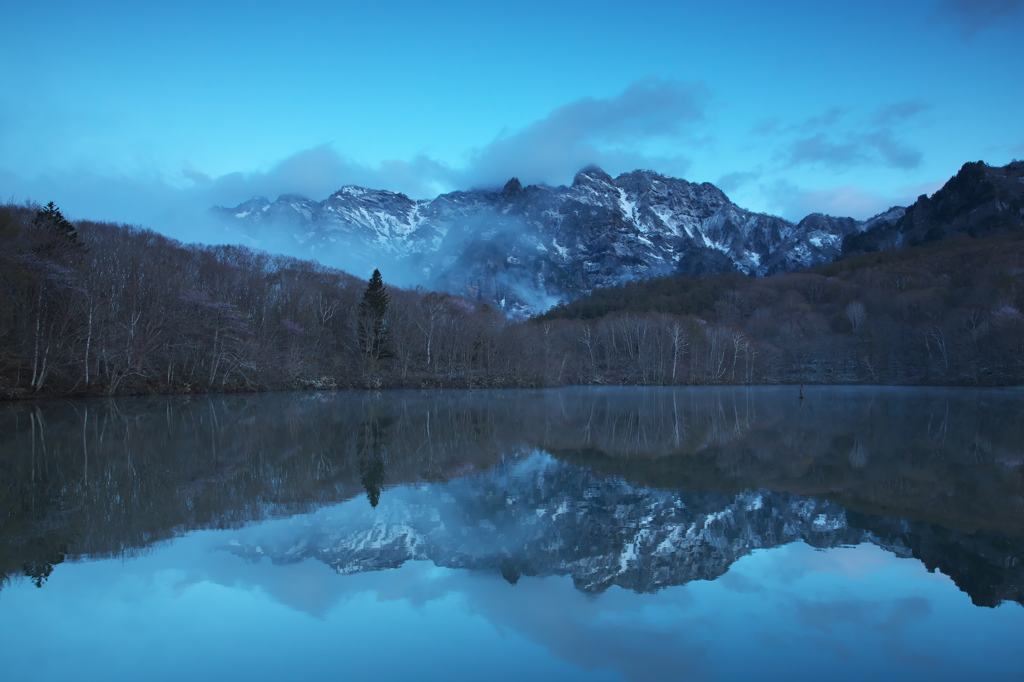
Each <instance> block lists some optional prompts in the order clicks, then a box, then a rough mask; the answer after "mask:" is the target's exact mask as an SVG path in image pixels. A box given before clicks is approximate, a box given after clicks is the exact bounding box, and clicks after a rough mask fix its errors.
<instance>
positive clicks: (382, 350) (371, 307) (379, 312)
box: [359, 270, 393, 372]
mask: <svg viewBox="0 0 1024 682" xmlns="http://www.w3.org/2000/svg"><path fill="white" fill-rule="evenodd" d="M390 301H391V297H390V296H389V295H388V292H387V289H386V288H385V286H384V279H383V278H382V277H381V275H380V270H374V271H373V276H372V277H370V282H369V284H368V285H367V287H366V291H364V292H363V300H362V301H361V302H360V303H359V341H360V345H361V350H362V351H363V354H364V355H365V356H366V360H367V364H368V365H369V369H370V371H371V372H372V371H376V370H377V368H378V366H379V365H380V361H381V360H386V359H388V358H391V357H393V354H392V353H391V349H390V345H389V343H388V325H387V314H388V304H389V303H390Z"/></svg>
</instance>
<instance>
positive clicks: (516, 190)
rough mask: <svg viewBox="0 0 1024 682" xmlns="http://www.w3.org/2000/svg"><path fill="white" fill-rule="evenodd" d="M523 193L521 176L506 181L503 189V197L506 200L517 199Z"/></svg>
mask: <svg viewBox="0 0 1024 682" xmlns="http://www.w3.org/2000/svg"><path fill="white" fill-rule="evenodd" d="M522 195H523V184H522V183H521V182H519V178H512V179H511V180H509V181H508V182H506V183H505V186H504V187H503V188H502V190H501V198H502V199H504V200H505V201H515V200H516V199H518V198H520V197H521V196H522Z"/></svg>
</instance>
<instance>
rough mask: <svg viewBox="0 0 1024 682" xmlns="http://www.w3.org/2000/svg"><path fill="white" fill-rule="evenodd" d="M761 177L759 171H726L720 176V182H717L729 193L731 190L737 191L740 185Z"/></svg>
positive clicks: (719, 186)
mask: <svg viewBox="0 0 1024 682" xmlns="http://www.w3.org/2000/svg"><path fill="white" fill-rule="evenodd" d="M759 177H761V176H760V174H759V173H755V172H752V171H751V172H743V171H738V172H735V173H726V174H725V175H723V176H722V177H720V178H718V182H716V183H715V184H716V185H717V186H718V188H719V189H721V190H722V191H723V192H725V193H726V194H728V193H729V192H734V191H736V190H737V189H739V188H740V187H743V186H745V185H749V184H750V183H751V182H753V181H755V180H757V179H758V178H759Z"/></svg>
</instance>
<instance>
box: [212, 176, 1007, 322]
mask: <svg viewBox="0 0 1024 682" xmlns="http://www.w3.org/2000/svg"><path fill="white" fill-rule="evenodd" d="M1022 177H1024V164H1022V163H1020V162H1015V163H1011V164H1009V165H1007V166H1005V167H1003V168H992V167H989V166H987V165H985V164H984V163H983V162H978V163H970V164H966V165H965V166H964V168H963V169H962V170H961V171H960V172H959V173H958V174H957V175H956V176H955V177H954V178H953V179H952V180H950V182H949V183H947V185H946V186H945V187H944V188H943V189H942V190H940V191H939V192H937V193H936V195H935V201H933V202H932V203H931V204H929V203H928V202H929V199H928V197H926V196H925V197H922V198H921V199H920V200H919V201H918V203H917V204H915V205H914V207H913V209H912V215H909V216H908V215H905V214H907V209H905V208H902V207H893V208H890V209H889V210H888V211H885V212H883V213H881V214H879V215H877V216H874V217H872V218H870V219H868V220H865V221H858V220H855V219H853V218H843V217H834V216H829V215H823V214H820V213H812V214H811V215H808V216H806V217H805V218H803V219H802V220H800V221H799V222H797V223H793V222H790V221H788V220H785V219H783V218H779V217H776V216H772V215H767V214H763V213H754V212H751V211H747V210H745V209H743V208H741V207H739V206H737V205H736V204H734V203H733V202H732V201H730V200H729V198H728V197H727V196H726V195H725V193H724V192H723V191H722V190H721V189H719V188H718V187H716V186H715V185H712V184H711V183H706V182H705V183H700V184H697V183H692V182H688V181H686V180H682V179H678V178H672V177H668V176H665V175H661V174H659V173H656V172H654V171H649V170H636V171H632V172H630V173H623V174H621V175H619V176H618V177H616V178H612V177H611V176H610V175H608V174H607V173H605V172H604V171H602V170H601V169H600V168H597V167H594V166H591V167H588V168H585V169H584V170H582V171H580V172H579V173H578V174H577V175H576V177H575V179H574V180H573V182H572V184H571V185H570V186H558V187H551V186H548V185H529V186H526V187H524V186H523V185H522V184H521V183H520V182H519V180H518V179H516V178H512V179H511V180H509V181H508V182H507V183H506V184H505V186H504V187H503V188H502V189H500V190H498V189H473V190H468V191H458V192H451V193H448V194H442V195H440V196H438V197H436V198H434V199H430V200H420V201H416V200H413V199H411V198H409V197H408V196H406V195H404V194H401V193H398V192H391V191H386V190H375V189H367V188H364V187H356V186H351V185H350V186H346V187H342V188H341V189H340V190H338V191H337V192H335V193H334V194H332V195H331V196H329V197H328V198H327V199H325V200H324V201H320V202H318V201H314V200H311V199H308V198H306V197H302V196H298V195H290V194H286V195H281V196H279V197H278V198H277V199H276V200H274V201H270V200H269V199H267V198H265V197H254V198H253V199H251V200H249V201H247V202H245V203H242V204H240V205H238V206H235V207H232V208H223V207H216V208H214V209H213V212H214V213H215V214H216V215H218V216H220V217H221V218H222V219H223V220H224V221H225V222H226V223H227V224H228V225H229V226H231V228H232V229H233V230H236V231H237V232H239V233H241V234H243V235H245V236H246V237H248V238H251V239H254V240H256V241H257V243H259V244H260V245H261V246H264V247H265V248H270V249H275V248H277V249H282V250H286V251H290V252H294V251H296V250H297V249H298V250H300V252H301V251H302V250H305V252H306V253H308V255H309V256H310V257H313V258H317V259H319V260H321V261H324V262H329V263H335V264H340V265H341V266H342V267H347V268H348V269H350V270H351V271H353V272H356V273H361V272H362V271H367V272H368V271H369V270H372V269H373V268H375V267H380V268H381V269H382V270H384V271H385V277H386V278H388V279H390V280H391V281H395V282H397V283H399V284H407V285H408V284H420V285H424V286H426V287H428V288H435V289H441V290H445V291H449V292H452V293H457V294H461V295H465V296H469V297H471V298H475V299H478V300H483V301H488V302H491V303H492V304H494V305H495V306H497V307H499V308H501V309H502V310H504V311H506V312H509V313H512V314H524V313H525V314H529V313H533V312H537V311H540V310H543V309H545V308H547V307H550V306H551V305H552V304H553V303H555V302H556V301H558V300H571V299H574V298H578V297H579V296H582V295H586V294H588V293H590V292H591V291H593V290H594V289H595V288H597V287H608V286H614V285H617V284H621V283H623V282H626V281H630V280H637V279H647V278H650V277H656V276H660V275H670V274H693V275H709V274H717V273H723V272H738V273H742V274H745V275H757V276H764V275H774V274H780V273H786V272H794V271H797V270H802V269H805V268H808V267H813V266H816V265H822V264H825V263H830V262H832V261H834V260H836V259H837V258H839V257H840V256H841V255H845V254H849V253H862V252H864V251H871V250H878V249H885V248H900V247H902V246H907V245H913V244H919V243H921V242H923V241H928V240H934V239H939V238H942V237H948V236H953V235H955V234H960V233H963V232H966V233H968V234H971V235H972V236H985V235H990V234H992V233H993V232H996V231H1000V230H1005V229H1016V227H1015V226H1019V224H1020V223H1021V220H1022V219H1024V212H1022V211H1021V205H1024V204H1022V202H1024V199H1022V197H1024V183H1022V182H1020V180H1021V178H1022ZM922 202H923V203H922Z"/></svg>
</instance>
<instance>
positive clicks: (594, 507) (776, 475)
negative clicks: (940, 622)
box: [0, 388, 1024, 606]
mask: <svg viewBox="0 0 1024 682" xmlns="http://www.w3.org/2000/svg"><path fill="white" fill-rule="evenodd" d="M1022 407H1024V394H1022V393H1021V392H1019V391H1013V390H1000V391H995V390H984V391H972V390H962V389H961V390H943V389H927V390H924V389H921V390H919V389H875V388H809V389H807V390H806V399H805V400H804V401H803V402H800V401H798V400H797V397H796V395H795V391H794V390H793V389H790V388H755V389H750V388H738V389H722V388H709V389H656V388H642V389H627V388H602V389H565V390H556V391H507V392H504V391H503V392H462V391H456V392H395V393H384V394H377V395H373V394H364V393H328V394H267V395H246V396H210V397H208V396H203V397H198V398H196V397H192V398H189V397H147V398H136V399H117V400H86V401H77V402H69V401H60V402H57V401H54V402H40V403H10V404H7V405H5V406H4V407H3V409H2V411H0V476H2V478H0V491H2V497H0V505H2V516H0V518H2V519H3V526H2V529H0V539H2V544H0V574H2V576H3V578H2V579H3V582H5V583H6V582H8V581H10V580H11V579H12V578H15V577H17V576H28V577H29V578H30V579H31V580H32V581H34V582H35V583H36V584H37V585H40V586H41V585H44V584H45V582H46V580H47V579H48V577H49V576H50V574H51V573H52V571H54V570H55V568H54V567H55V566H56V567H57V568H56V570H58V571H59V570H61V568H60V567H59V564H60V563H61V562H63V561H65V560H68V559H72V560H78V559H83V558H89V559H99V558H103V557H125V556H128V557H130V556H134V555H136V554H138V553H139V552H140V551H143V550H145V549H146V548H148V547H150V546H152V545H153V544H154V543H157V542H160V541H162V540H167V539H170V538H174V537H177V536H180V535H182V534H183V533H186V532H189V531H192V530H196V529H204V528H238V529H241V528H243V527H245V526H248V525H250V524H252V523H253V522H257V521H263V520H267V519H272V518H280V517H288V516H291V515H294V514H306V513H311V512H315V511H317V510H318V509H321V508H323V507H326V506H330V505H333V504H335V503H338V502H342V501H345V500H349V499H351V498H355V497H359V496H365V498H366V502H367V504H365V505H360V506H358V507H353V506H351V505H349V506H347V507H346V508H345V509H346V512H345V515H344V517H339V516H338V515H337V514H335V515H331V514H313V515H312V516H311V517H308V519H309V520H307V521H304V522H303V523H302V524H270V525H267V526H265V527H263V526H255V527H253V528H251V529H248V530H246V531H245V532H241V533H239V536H238V538H236V539H235V540H233V541H232V544H231V545H230V547H226V549H228V550H229V551H230V552H232V553H234V554H237V555H240V556H243V557H246V558H251V559H258V558H261V557H269V558H270V559H271V560H272V561H273V562H275V563H279V564H284V563H291V562H296V561H301V560H303V559H315V560H317V561H320V562H324V563H325V564H327V565H329V566H330V567H331V568H333V569H335V570H336V571H338V572H340V573H346V574H351V573H359V572H365V571H374V570H378V569H383V568H395V567H398V566H401V565H402V564H404V563H405V562H408V561H411V560H429V561H431V562H433V563H434V564H435V565H437V566H443V567H450V568H469V569H476V570H481V571H487V572H493V573H500V574H501V575H502V576H503V577H504V578H505V579H506V580H507V581H508V582H510V583H515V582H516V581H517V580H519V578H520V577H521V576H524V575H527V576H546V575H566V576H571V578H572V580H573V582H574V584H575V585H576V587H577V588H578V589H580V590H583V591H587V592H602V591H604V590H606V589H607V588H608V587H610V586H612V585H618V586H620V587H622V588H626V589H629V590H633V591H636V592H641V593H647V592H653V591H656V590H659V589H661V588H664V587H667V586H672V585H682V584H685V583H688V582H689V581H692V580H714V579H715V578H718V577H719V576H722V575H723V574H725V573H726V572H727V571H728V570H729V567H730V566H731V565H732V564H733V563H734V562H735V561H736V560H737V559H739V558H740V557H742V556H744V555H746V554H749V553H750V552H752V551H753V550H755V549H757V548H770V547H777V546H780V545H785V544H787V543H792V542H794V541H797V540H802V541H803V542H805V543H807V544H808V545H811V546H812V547H819V548H829V547H838V546H846V545H857V544H861V543H873V544H874V545H877V546H878V547H880V548H882V549H884V550H885V551H887V552H891V553H893V554H895V555H896V556H899V557H915V558H917V559H919V560H920V561H922V562H923V563H924V564H925V566H926V567H927V568H928V570H935V569H938V570H939V571H941V572H942V573H943V574H945V575H948V576H950V577H951V578H952V579H953V581H954V582H955V583H956V584H957V586H959V587H960V589H961V590H963V591H965V592H967V593H968V594H969V595H970V597H971V599H972V600H973V601H974V603H975V604H978V605H983V606H995V605H997V604H999V603H1001V602H1003V601H1015V602H1018V603H1021V604H1024V565H1022V561H1021V560H1022V558H1024V513H1022V512H1024V467H1022V463H1024V450H1022V448H1024V424H1022V420H1021V419H1020V416H1021V413H1022ZM382 499H384V500H387V501H389V502H390V503H389V504H387V505H381V507H380V508H378V503H379V502H380V501H381V500H382Z"/></svg>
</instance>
